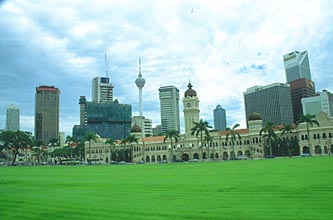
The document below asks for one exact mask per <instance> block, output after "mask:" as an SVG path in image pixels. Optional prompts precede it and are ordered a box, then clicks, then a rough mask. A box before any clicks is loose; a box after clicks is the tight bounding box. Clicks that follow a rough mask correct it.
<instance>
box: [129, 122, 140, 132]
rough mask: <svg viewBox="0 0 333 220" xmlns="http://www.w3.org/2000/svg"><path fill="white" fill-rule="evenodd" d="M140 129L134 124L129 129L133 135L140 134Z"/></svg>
mask: <svg viewBox="0 0 333 220" xmlns="http://www.w3.org/2000/svg"><path fill="white" fill-rule="evenodd" d="M141 131H142V130H141V127H140V126H139V125H137V124H135V125H134V126H133V127H132V128H131V133H135V132H141Z"/></svg>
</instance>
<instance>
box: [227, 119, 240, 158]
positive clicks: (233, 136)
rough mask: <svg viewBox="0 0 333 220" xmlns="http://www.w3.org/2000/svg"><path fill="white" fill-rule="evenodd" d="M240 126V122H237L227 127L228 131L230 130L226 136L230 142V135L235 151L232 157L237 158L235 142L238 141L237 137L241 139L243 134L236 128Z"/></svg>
mask: <svg viewBox="0 0 333 220" xmlns="http://www.w3.org/2000/svg"><path fill="white" fill-rule="evenodd" d="M238 127H239V124H235V125H234V126H233V127H232V128H230V127H227V129H226V131H227V132H228V133H227V136H226V142H228V140H229V137H230V141H231V144H232V151H233V152H234V155H233V156H234V157H233V158H232V159H235V157H236V152H235V142H236V141H237V139H238V140H241V136H240V135H239V133H238V132H237V131H236V128H238Z"/></svg>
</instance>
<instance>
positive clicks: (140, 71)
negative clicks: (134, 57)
mask: <svg viewBox="0 0 333 220" xmlns="http://www.w3.org/2000/svg"><path fill="white" fill-rule="evenodd" d="M141 77H142V75H141V59H140V57H139V78H141Z"/></svg>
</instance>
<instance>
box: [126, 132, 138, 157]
mask: <svg viewBox="0 0 333 220" xmlns="http://www.w3.org/2000/svg"><path fill="white" fill-rule="evenodd" d="M126 140H127V142H128V143H129V144H130V145H131V162H132V163H133V144H132V143H138V141H139V139H138V138H137V137H135V136H134V135H130V136H128V137H127V138H126Z"/></svg>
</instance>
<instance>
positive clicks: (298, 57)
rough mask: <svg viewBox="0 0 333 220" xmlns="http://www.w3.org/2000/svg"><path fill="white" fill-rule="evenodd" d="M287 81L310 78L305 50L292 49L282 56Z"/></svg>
mask: <svg viewBox="0 0 333 220" xmlns="http://www.w3.org/2000/svg"><path fill="white" fill-rule="evenodd" d="M283 61H284V68H285V71H286V78H287V82H288V83H290V82H291V81H294V80H297V79H301V78H306V79H308V80H311V72H310V65H309V56H308V52H307V51H303V52H298V51H294V52H291V53H289V54H286V55H284V56H283Z"/></svg>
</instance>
